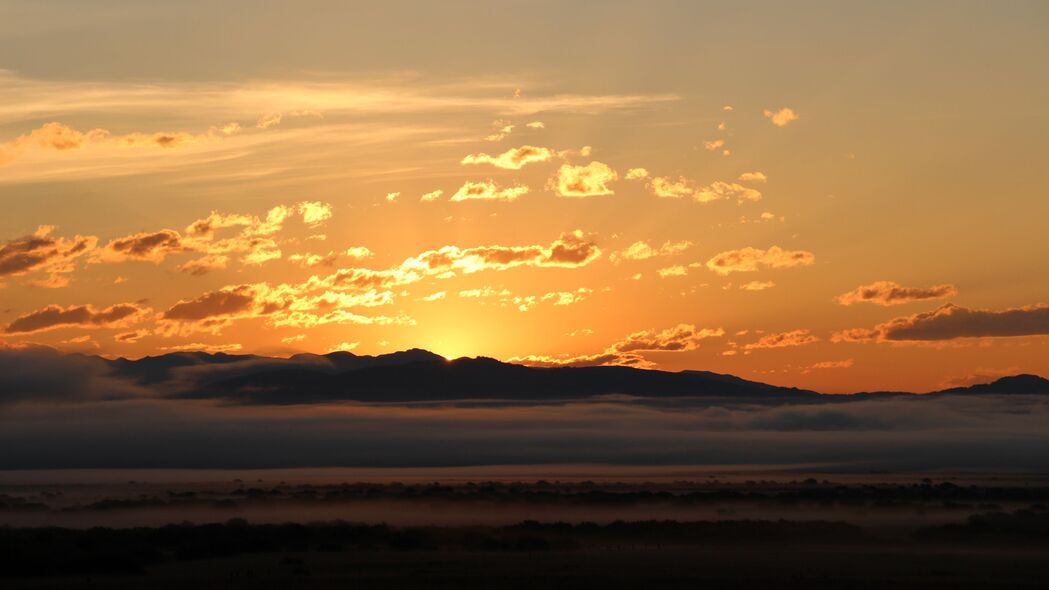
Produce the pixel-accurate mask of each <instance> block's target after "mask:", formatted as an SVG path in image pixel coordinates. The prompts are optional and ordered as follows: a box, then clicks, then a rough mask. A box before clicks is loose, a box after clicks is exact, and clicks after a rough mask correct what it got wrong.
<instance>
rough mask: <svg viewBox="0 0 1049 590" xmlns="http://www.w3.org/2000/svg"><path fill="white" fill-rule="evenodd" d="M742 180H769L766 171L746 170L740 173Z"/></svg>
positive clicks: (740, 179)
mask: <svg viewBox="0 0 1049 590" xmlns="http://www.w3.org/2000/svg"><path fill="white" fill-rule="evenodd" d="M738 180H739V181H740V182H768V177H767V176H765V173H764V172H744V173H743V174H740V175H739V178H738Z"/></svg>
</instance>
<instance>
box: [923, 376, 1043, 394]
mask: <svg viewBox="0 0 1049 590" xmlns="http://www.w3.org/2000/svg"><path fill="white" fill-rule="evenodd" d="M956 393H958V394H968V395H973V394H992V393H995V394H1049V379H1045V378H1043V377H1039V376H1038V375H1013V376H1011V377H1002V378H1001V379H998V380H995V381H992V382H991V383H982V384H980V385H970V386H968V387H954V388H951V389H944V390H941V391H937V392H935V394H937V395H945V394H956Z"/></svg>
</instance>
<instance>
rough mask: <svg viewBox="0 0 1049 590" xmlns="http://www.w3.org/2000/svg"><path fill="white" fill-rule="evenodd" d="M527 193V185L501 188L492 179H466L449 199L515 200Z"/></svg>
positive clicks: (457, 200) (454, 201)
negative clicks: (472, 180)
mask: <svg viewBox="0 0 1049 590" xmlns="http://www.w3.org/2000/svg"><path fill="white" fill-rule="evenodd" d="M527 193H528V187H527V186H517V185H515V186H510V187H506V188H501V187H499V186H498V185H497V184H495V181H494V180H491V179H488V180H483V181H481V182H470V181H467V182H466V183H464V184H463V186H461V187H459V190H458V191H456V192H455V194H454V195H452V198H451V199H450V201H451V202H453V203H458V202H461V201H506V202H511V201H516V200H517V198H518V197H520V196H521V195H524V194H527Z"/></svg>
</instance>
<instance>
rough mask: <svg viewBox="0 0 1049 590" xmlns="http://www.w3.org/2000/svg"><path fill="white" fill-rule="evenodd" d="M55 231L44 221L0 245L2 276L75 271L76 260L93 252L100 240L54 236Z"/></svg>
mask: <svg viewBox="0 0 1049 590" xmlns="http://www.w3.org/2000/svg"><path fill="white" fill-rule="evenodd" d="M53 231H54V227H53V226H50V225H42V226H40V227H39V228H37V230H36V232H35V233H34V234H33V235H31V236H24V237H21V238H16V239H13V240H10V241H8V242H6V243H4V244H3V245H2V246H0V280H2V279H4V278H6V277H17V276H22V275H25V274H28V273H32V272H46V273H50V274H51V275H52V278H56V277H55V275H57V274H59V273H69V272H72V271H73V269H74V267H73V264H74V261H75V260H76V259H77V258H79V257H81V256H83V255H85V254H88V253H90V252H92V251H93V250H94V249H95V247H96V245H97V243H98V238H96V237H94V236H80V235H77V236H74V237H72V238H59V237H53V236H52V235H51V232H53Z"/></svg>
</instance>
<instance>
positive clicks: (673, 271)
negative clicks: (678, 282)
mask: <svg viewBox="0 0 1049 590" xmlns="http://www.w3.org/2000/svg"><path fill="white" fill-rule="evenodd" d="M656 274H657V275H659V278H661V279H665V278H668V277H683V276H685V275H687V274H688V268H687V267H685V266H683V265H680V264H678V265H675V266H668V267H666V268H661V269H659V270H657V271H656Z"/></svg>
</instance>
